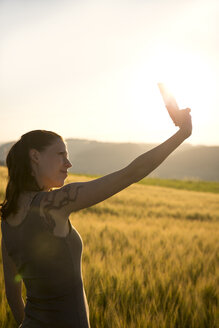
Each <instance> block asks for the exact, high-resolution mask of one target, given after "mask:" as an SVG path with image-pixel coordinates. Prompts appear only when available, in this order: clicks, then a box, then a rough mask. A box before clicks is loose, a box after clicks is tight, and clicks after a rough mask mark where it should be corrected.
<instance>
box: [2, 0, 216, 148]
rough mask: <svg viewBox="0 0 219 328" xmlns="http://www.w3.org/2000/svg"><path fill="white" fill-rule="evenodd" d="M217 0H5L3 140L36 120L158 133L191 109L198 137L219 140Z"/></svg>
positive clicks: (117, 136)
mask: <svg viewBox="0 0 219 328" xmlns="http://www.w3.org/2000/svg"><path fill="white" fill-rule="evenodd" d="M218 12H219V1H214V0H208V1H207V0H205V1H202V0H198V1H194V0H178V1H174V0H153V1H152V0H145V1H143V0H127V1H125V0H116V1H115V0H112V1H104V0H102V1H93V0H89V1H86V0H80V1H79V0H74V1H73V0H71V1H70V0H59V1H58V0H53V1H52V0H35V1H34V0H25V1H24V0H23V1H21V0H13V1H12V0H1V1H0V142H7V141H13V140H18V139H19V138H20V136H21V135H22V134H24V133H26V132H28V131H31V130H35V129H45V130H51V131H55V132H56V133H58V134H60V135H62V136H63V137H64V138H65V139H67V138H80V139H81V138H82V139H92V140H99V141H113V142H143V143H160V142H163V141H164V140H166V139H167V138H169V137H170V136H171V135H172V134H174V133H175V132H176V131H177V129H178V128H176V127H175V125H174V124H173V123H172V122H171V120H170V118H169V116H168V113H167V111H166V109H165V106H164V104H163V101H162V98H161V95H160V93H159V89H158V86H157V83H158V82H163V83H165V84H166V85H167V86H168V87H169V89H170V90H171V91H172V93H173V94H174V95H175V97H176V99H177V102H178V104H179V106H180V108H182V109H183V108H186V107H190V108H191V109H192V112H191V114H192V119H193V134H192V135H191V137H189V139H187V141H186V142H188V143H191V144H193V145H219V92H218V91H219V42H218V41H219V40H218V39H219V36H218V30H219V21H218Z"/></svg>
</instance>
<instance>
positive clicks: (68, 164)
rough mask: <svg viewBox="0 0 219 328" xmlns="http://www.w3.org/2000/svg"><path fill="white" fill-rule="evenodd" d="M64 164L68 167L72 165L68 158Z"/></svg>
mask: <svg viewBox="0 0 219 328" xmlns="http://www.w3.org/2000/svg"><path fill="white" fill-rule="evenodd" d="M66 164H67V166H68V167H72V164H71V162H70V161H69V160H68V159H67V162H66Z"/></svg>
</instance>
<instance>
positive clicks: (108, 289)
mask: <svg viewBox="0 0 219 328" xmlns="http://www.w3.org/2000/svg"><path fill="white" fill-rule="evenodd" d="M87 180H90V178H88V177H85V176H74V175H70V176H69V177H68V179H67V180H66V183H69V182H73V181H87ZM6 182H7V181H6V169H5V168H3V167H0V200H1V201H2V200H3V197H4V190H5V186H6ZM70 220H71V223H72V225H73V226H74V227H75V228H76V229H77V231H78V232H79V233H80V235H81V237H82V239H83V256H82V271H83V280H84V286H85V290H86V294H87V299H88V303H89V308H90V323H91V327H92V328H213V327H214V328H216V327H219V325H218V322H219V229H218V228H219V194H216V193H210V192H206V193H204V192H197V191H186V190H177V189H174V188H165V187H158V186H149V185H144V184H140V183H138V184H133V185H132V186H130V187H128V188H127V189H125V190H123V191H121V192H120V193H118V194H117V195H114V196H113V197H111V198H109V199H107V200H105V201H104V202H102V203H100V204H97V205H95V206H93V207H90V208H88V209H85V210H82V211H79V212H77V213H73V214H72V215H71V216H70ZM0 261H2V259H1V257H0ZM0 288H1V289H0V290H1V292H0V300H1V301H0V302H1V303H0V322H1V327H2V328H3V327H4V328H8V327H10V328H11V327H17V325H16V323H15V321H14V319H13V316H12V313H11V311H10V308H9V306H8V303H7V300H6V297H5V291H4V279H3V273H2V262H1V265H0ZM22 294H23V298H24V300H25V296H26V291H25V287H24V286H23V288H22Z"/></svg>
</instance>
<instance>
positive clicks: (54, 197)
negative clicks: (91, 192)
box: [44, 185, 83, 231]
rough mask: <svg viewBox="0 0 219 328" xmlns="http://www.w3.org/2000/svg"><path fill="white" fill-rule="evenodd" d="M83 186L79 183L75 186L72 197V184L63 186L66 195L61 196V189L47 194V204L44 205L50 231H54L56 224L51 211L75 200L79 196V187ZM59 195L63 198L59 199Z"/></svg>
mask: <svg viewBox="0 0 219 328" xmlns="http://www.w3.org/2000/svg"><path fill="white" fill-rule="evenodd" d="M82 187H83V186H82V185H78V186H77V187H76V188H75V191H74V194H73V196H72V197H71V195H70V192H72V188H71V186H70V185H66V186H65V187H63V188H62V191H63V193H65V195H64V196H63V194H62V197H60V190H54V191H53V192H51V193H48V194H47V195H46V197H45V203H46V205H45V206H44V215H45V221H46V225H47V227H48V229H49V230H50V231H53V229H54V228H55V226H56V224H55V220H54V219H53V217H52V215H51V213H50V211H51V210H58V209H61V208H62V207H63V206H67V205H68V204H70V203H73V202H75V201H76V199H77V197H78V192H79V189H80V188H82ZM59 197H60V198H61V199H59Z"/></svg>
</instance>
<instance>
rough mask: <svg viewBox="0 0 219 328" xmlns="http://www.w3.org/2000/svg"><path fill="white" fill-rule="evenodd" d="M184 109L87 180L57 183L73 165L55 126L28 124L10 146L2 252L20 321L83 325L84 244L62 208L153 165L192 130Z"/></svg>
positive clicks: (34, 327) (92, 198)
mask: <svg viewBox="0 0 219 328" xmlns="http://www.w3.org/2000/svg"><path fill="white" fill-rule="evenodd" d="M189 112H190V109H188V108H187V109H184V110H182V111H181V121H180V122H178V123H177V122H176V125H178V126H179V127H180V129H179V130H178V131H177V132H176V133H175V134H174V135H173V136H172V137H170V138H169V139H168V140H166V141H165V142H163V143H162V144H160V145H159V146H157V147H155V148H154V149H152V150H150V151H148V152H146V153H144V154H142V155H140V156H139V157H137V158H136V159H135V160H134V161H133V162H131V163H130V164H129V165H128V166H126V167H125V168H122V169H121V170H119V171H116V172H113V173H111V174H108V175H105V176H103V177H101V178H99V179H94V180H91V181H88V182H76V183H69V184H66V185H64V181H65V178H66V177H67V170H68V168H70V167H71V166H72V165H71V163H70V161H69V160H68V157H67V156H68V154H67V148H66V144H65V142H64V140H63V139H62V137H61V136H59V135H58V134H56V133H54V132H51V131H45V130H35V131H31V132H28V133H26V134H24V135H23V136H22V137H21V139H20V140H19V141H18V142H17V143H15V144H14V145H13V146H12V148H11V149H10V151H9V153H8V155H7V159H6V163H7V167H8V175H9V177H8V185H7V188H6V194H5V200H4V202H3V203H2V204H1V207H2V208H1V217H2V220H1V229H2V257H3V269H4V279H5V290H6V296H7V300H8V303H9V306H10V307H11V310H12V312H13V315H14V317H15V320H16V321H17V323H18V324H19V325H20V327H22V328H25V327H28V328H41V327H54V328H55V327H57V328H58V327H59V328H70V327H71V328H73V327H77V328H88V327H90V324H89V309H88V304H87V299H86V295H85V291H84V287H83V278H82V273H81V254H82V247H83V245H82V240H81V237H80V235H79V233H78V232H77V231H76V229H74V228H73V227H72V225H71V223H70V221H69V215H70V214H71V213H72V212H75V211H79V210H81V209H83V208H87V207H89V206H92V205H94V204H96V203H99V202H101V201H103V200H105V199H106V198H108V197H111V196H112V195H114V194H116V193H118V192H119V191H121V190H122V189H124V188H126V187H128V186H129V185H131V184H132V183H134V182H137V181H139V180H141V179H142V178H144V177H145V176H147V175H148V174H149V173H150V172H152V171H153V170H154V169H155V168H156V167H158V166H159V165H160V164H161V163H162V162H163V161H164V160H165V158H166V157H167V156H168V155H169V154H170V153H172V152H173V151H174V150H175V149H176V148H177V147H178V146H179V145H180V144H181V143H182V142H183V141H184V140H185V139H187V138H188V137H189V136H190V135H191V132H192V123H191V116H190V113H189ZM53 188H57V189H55V190H53ZM22 280H23V282H24V284H25V287H26V292H27V298H26V305H24V302H23V299H22V296H21V281H22Z"/></svg>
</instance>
